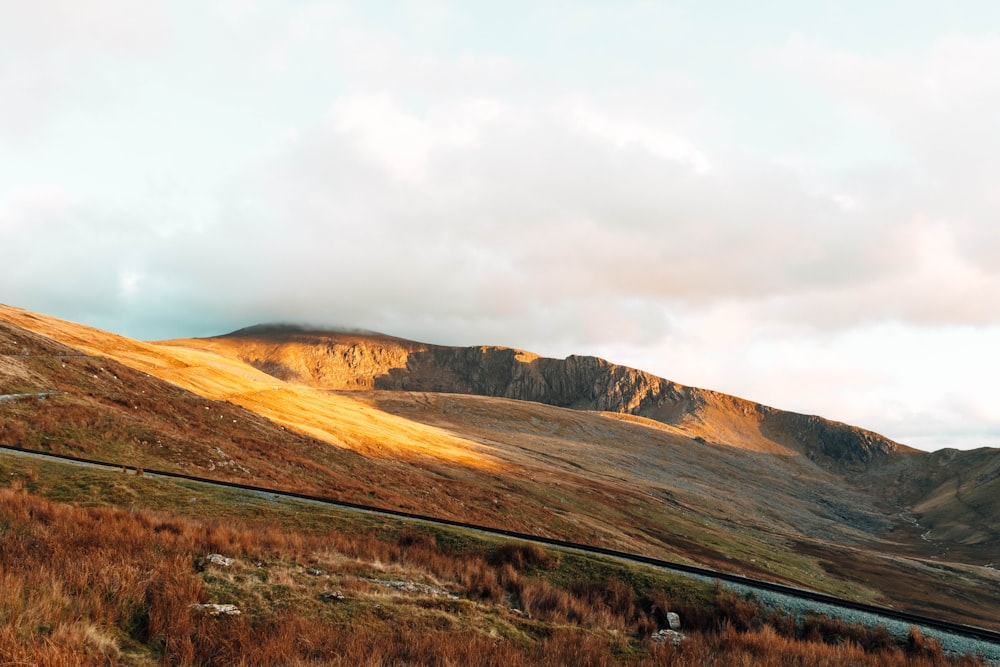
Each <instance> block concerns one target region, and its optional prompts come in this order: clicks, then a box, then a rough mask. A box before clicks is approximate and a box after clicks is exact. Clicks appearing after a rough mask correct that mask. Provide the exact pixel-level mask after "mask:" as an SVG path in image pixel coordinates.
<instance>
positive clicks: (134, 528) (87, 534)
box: [0, 487, 977, 667]
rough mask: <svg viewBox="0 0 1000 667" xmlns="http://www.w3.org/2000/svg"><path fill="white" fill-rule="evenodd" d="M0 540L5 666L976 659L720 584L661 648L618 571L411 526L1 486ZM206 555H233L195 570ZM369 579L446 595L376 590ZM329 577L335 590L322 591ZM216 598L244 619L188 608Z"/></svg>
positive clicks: (642, 598) (645, 604)
mask: <svg viewBox="0 0 1000 667" xmlns="http://www.w3.org/2000/svg"><path fill="white" fill-rule="evenodd" d="M0 533H2V539H0V618H2V619H3V624H2V627H0V660H2V662H3V663H4V664H37V665H52V666H53V667H62V666H65V665H96V664H106V665H118V664H150V663H154V662H158V663H160V664H169V665H402V664H420V665H442V666H444V665H504V666H510V665H513V666H515V667H516V666H518V665H553V664H566V665H570V664H572V665H595V666H597V665H647V664H648V665H652V664H659V665H664V664H666V665H721V664H726V665H739V664H747V665H750V664H753V665H764V666H765V667H766V666H769V665H775V666H779V665H793V664H795V665H801V664H829V665H846V664H853V665H880V666H883V665H884V666H885V667H896V666H899V665H903V664H910V665H918V666H922V665H943V664H967V665H974V664H977V663H975V662H974V661H966V662H961V661H957V662H956V661H950V662H949V661H948V660H947V659H946V658H945V657H943V656H942V655H941V653H940V649H939V647H938V648H935V645H934V644H933V643H931V642H928V641H927V640H925V639H924V638H922V637H920V636H919V634H914V635H911V638H910V642H909V645H908V647H905V648H901V647H896V646H892V645H868V644H866V642H865V641H864V635H863V633H861V634H859V633H860V631H859V630H858V629H857V628H845V627H834V626H833V625H831V626H829V627H826V626H824V627H823V628H821V629H820V630H818V632H820V635H819V636H818V637H815V638H813V640H808V638H806V639H805V640H803V639H800V638H798V637H797V634H802V630H801V629H796V628H794V627H791V626H788V627H785V628H784V629H782V628H780V627H777V628H776V627H775V624H774V623H773V622H772V621H773V618H772V617H770V616H768V615H767V614H765V613H764V612H763V610H762V609H760V608H759V606H757V605H756V604H755V603H753V602H750V601H746V600H743V599H741V598H737V597H734V596H732V595H730V594H725V593H721V592H720V593H719V595H718V597H717V600H716V602H715V603H712V604H710V605H709V606H707V607H705V608H703V609H701V610H700V611H699V610H696V609H684V610H683V613H684V615H685V617H686V621H687V625H688V629H687V630H686V632H688V633H689V639H688V640H686V641H685V642H684V643H683V644H682V645H681V646H680V647H679V648H678V649H676V650H675V649H674V648H673V647H669V646H660V645H655V644H653V643H651V642H650V641H649V639H648V636H649V634H650V633H651V632H652V631H654V630H655V629H656V628H657V627H658V625H659V624H660V622H659V621H657V618H658V616H657V614H658V611H657V608H658V609H659V611H660V612H662V611H664V610H666V609H669V608H670V601H669V600H664V599H659V600H657V601H656V602H655V603H654V602H653V601H652V598H650V596H649V591H646V590H639V589H637V588H636V586H635V585H634V584H629V583H626V582H625V581H624V580H621V579H618V578H615V577H604V578H602V579H599V580H595V581H588V580H576V582H575V583H573V584H571V585H568V586H560V585H557V584H554V583H552V582H551V581H549V579H548V578H547V573H548V572H549V571H550V570H551V569H552V568H558V567H559V566H560V560H559V558H558V556H557V555H556V554H554V553H552V552H549V551H547V550H544V549H540V548H539V547H537V546H535V545H518V544H512V545H503V546H501V547H498V548H495V549H492V550H488V551H481V550H473V551H467V552H452V551H449V550H448V549H444V548H442V547H441V546H440V545H439V544H438V543H437V540H436V538H435V537H434V535H433V534H431V533H428V532H425V531H422V530H417V529H405V530H402V531H400V532H398V533H395V534H393V535H385V536H383V537H378V536H376V535H375V534H373V533H362V534H355V535H348V534H345V533H340V532H331V533H327V534H302V533H296V532H289V531H286V530H283V529H281V528H279V527H277V526H251V525H238V524H228V525H222V524H218V523H213V522H203V521H193V520H189V519H181V518H178V517H172V516H169V515H164V514H159V513H151V512H146V511H140V510H131V511H127V510H123V509H116V508H111V507H75V506H72V505H67V504H60V503H54V502H51V501H48V500H44V499H41V498H39V497H37V496H34V495H32V494H30V493H28V492H26V491H25V490H24V489H23V488H17V487H15V488H4V489H0ZM216 552H220V553H225V554H228V555H229V556H231V557H235V558H236V559H237V560H238V562H237V563H236V564H235V565H233V566H232V567H231V568H223V567H220V566H215V565H212V564H209V563H207V562H206V561H205V558H204V556H205V555H206V554H208V553H216ZM314 568H318V569H314ZM310 572H312V573H313V574H310ZM373 574H377V575H379V576H382V577H389V578H393V577H395V578H402V579H405V580H406V581H415V582H421V581H422V582H427V583H428V585H431V586H433V587H441V586H444V587H447V589H448V590H451V591H454V592H455V593H456V594H457V595H458V596H459V598H460V599H447V598H442V597H439V596H435V595H431V594H420V593H393V592H391V591H390V592H387V591H386V590H384V587H382V586H380V585H375V584H372V583H369V582H370V581H371V580H369V579H368V577H370V576H373ZM334 584H338V585H339V584H343V585H342V586H340V588H341V589H342V590H343V591H344V593H343V595H344V600H343V601H342V602H335V603H325V602H322V601H320V600H319V599H318V597H319V596H318V595H317V593H318V591H320V590H321V589H323V588H324V587H329V586H332V585H334ZM219 601H224V602H233V603H236V604H238V605H239V606H240V608H241V609H242V610H243V614H242V615H240V616H238V617H233V618H229V617H219V618H214V617H210V616H207V615H205V614H203V613H201V612H199V611H197V610H195V609H193V608H192V606H191V605H192V603H201V602H219ZM512 607H513V609H520V610H521V611H519V612H514V611H511V608H512ZM498 630H499V632H498ZM805 632H806V634H809V632H810V630H809V629H808V627H807V628H806V629H805ZM783 633H784V634H783ZM838 642H839V643H838Z"/></svg>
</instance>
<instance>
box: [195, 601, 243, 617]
mask: <svg viewBox="0 0 1000 667" xmlns="http://www.w3.org/2000/svg"><path fill="white" fill-rule="evenodd" d="M191 608H192V609H194V610H195V611H203V612H205V613H206V614H208V615H209V616H239V615H240V610H239V608H238V607H237V606H236V605H234V604H213V603H208V604H193V605H191Z"/></svg>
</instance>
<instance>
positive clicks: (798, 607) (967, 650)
mask: <svg viewBox="0 0 1000 667" xmlns="http://www.w3.org/2000/svg"><path fill="white" fill-rule="evenodd" d="M692 576H696V575H692ZM696 578H698V579H702V580H704V581H713V583H714V581H715V580H711V579H709V578H708V577H700V576H696ZM720 585H722V586H723V587H725V588H730V589H732V590H735V591H736V592H737V593H739V594H741V595H752V596H754V597H756V598H757V599H759V600H760V601H761V602H763V603H764V604H765V605H766V606H767V607H768V608H771V609H783V610H785V611H786V612H788V613H789V614H794V615H796V616H798V617H800V618H801V617H803V616H805V615H806V614H807V613H813V614H826V615H827V616H829V617H831V618H839V619H841V620H843V621H844V622H845V623H860V624H863V625H866V626H869V627H872V626H878V625H882V626H885V628H886V629H887V630H889V632H890V633H891V634H892V635H893V636H894V637H896V638H897V639H900V640H904V641H905V639H906V636H907V634H908V633H909V631H910V628H911V627H912V626H913V625H914V624H913V623H907V622H904V621H897V620H894V619H891V618H886V617H884V616H879V615H877V614H869V613H867V612H862V611H856V610H854V609H848V608H846V607H840V606H837V605H832V604H825V603H821V602H812V601H810V600H801V599H799V598H796V597H792V596H790V595H785V594H783V593H776V592H773V591H764V590H759V589H757V588H753V587H752V586H744V585H742V584H737V583H734V582H728V581H724V582H720ZM916 627H917V628H919V630H920V632H921V633H923V635H924V636H925V637H929V638H932V639H934V640H936V641H938V642H940V643H941V648H942V649H944V651H945V653H949V654H952V655H966V654H972V655H977V656H979V657H980V658H982V659H983V660H985V661H987V662H989V663H990V664H994V665H1000V644H994V643H993V642H987V641H982V640H979V639H971V638H969V637H964V636H962V635H956V634H953V633H950V632H945V631H942V630H938V629H936V628H928V627H926V626H921V625H917V626H916Z"/></svg>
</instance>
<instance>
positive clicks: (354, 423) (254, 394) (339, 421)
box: [0, 305, 506, 470]
mask: <svg viewBox="0 0 1000 667" xmlns="http://www.w3.org/2000/svg"><path fill="white" fill-rule="evenodd" d="M0 317H3V318H4V319H7V320H9V321H11V322H13V323H14V324H16V325H18V326H21V327H23V328H25V329H28V330H29V331H34V332H36V333H39V334H42V335H44V336H47V337H49V338H51V339H53V340H56V341H59V342H60V343H63V344H65V345H69V346H71V347H74V348H77V349H79V350H82V351H84V352H86V353H88V354H91V355H95V356H107V357H110V358H112V359H115V360H116V361H119V362H120V363H123V364H125V365H127V366H130V367H132V368H135V369H136V370H139V371H142V372H145V373H149V374H151V375H154V376H156V377H158V378H160V379H162V380H166V381H168V382H172V383H173V384H176V385H178V386H180V387H183V388H185V389H187V390H189V391H191V392H194V393H195V394H197V395H199V396H202V397H204V398H209V399H213V400H225V401H229V402H230V403H233V404H235V405H240V406H242V407H246V408H248V409H250V410H253V411H254V412H256V413H257V414H259V415H261V416H263V417H266V418H268V419H270V420H272V421H274V422H275V423H277V424H281V425H283V426H285V427H288V428H292V429H295V430H297V431H299V432H301V433H306V434H308V435H310V436H312V437H315V438H317V439H319V440H322V441H324V442H327V443H330V444H332V445H335V446H338V447H345V448H349V449H353V450H355V451H359V452H361V453H363V454H365V455H367V456H378V457H383V458H408V457H409V458H412V457H431V458H437V459H440V460H443V461H447V462H450V463H457V464H460V465H465V466H470V467H475V468H481V469H485V470H502V469H504V468H505V467H506V466H504V465H503V464H502V463H501V462H500V461H499V460H498V459H497V458H495V457H494V456H492V455H491V454H490V452H489V451H488V448H486V447H484V446H482V445H480V444H478V443H475V442H472V441H469V440H466V439H464V438H461V437H459V436H456V435H454V434H451V433H447V432H444V431H441V430H439V429H434V428H431V427H428V426H425V425H422V424H419V423H415V422H411V421H409V420H405V419H400V418H398V417H394V416H392V415H389V414H386V413H381V412H380V411H378V410H377V409H376V408H374V407H373V406H372V405H370V404H368V405H365V404H361V403H359V402H358V401H355V400H353V399H351V398H350V397H346V396H343V395H340V394H335V393H330V392H326V391H323V390H321V389H315V388H311V387H305V386H302V385H293V384H288V383H285V382H282V381H280V380H277V379H276V378H274V377H272V376H270V375H267V374H266V373H262V372H261V371H258V370H257V369H255V368H253V367H252V366H250V365H249V364H247V363H244V362H242V361H239V360H237V359H232V358H228V357H225V356H221V355H219V354H215V353H212V352H209V351H205V350H199V349H194V348H192V347H190V346H180V345H158V344H154V343H143V342H139V341H135V340H132V339H129V338H125V337H122V336H116V335H114V334H111V333H107V332H105V331H100V330H98V329H94V328H91V327H87V326H83V325H79V324H74V323H72V322H66V321H63V320H59V319H57V318H53V317H48V316H45V315H38V314H35V313H30V312H27V311H24V310H21V309H18V308H12V307H10V306H4V305H0Z"/></svg>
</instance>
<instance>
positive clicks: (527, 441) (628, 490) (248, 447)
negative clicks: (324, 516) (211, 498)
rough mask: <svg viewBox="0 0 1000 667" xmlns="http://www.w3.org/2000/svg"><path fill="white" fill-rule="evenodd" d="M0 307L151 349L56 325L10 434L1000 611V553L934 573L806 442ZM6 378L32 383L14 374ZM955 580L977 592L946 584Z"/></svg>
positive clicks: (852, 588) (814, 581) (29, 361)
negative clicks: (281, 362)
mask: <svg viewBox="0 0 1000 667" xmlns="http://www.w3.org/2000/svg"><path fill="white" fill-rule="evenodd" d="M0 314H2V315H3V316H5V317H6V318H7V319H9V320H12V321H14V322H16V323H17V324H19V325H21V326H23V327H28V328H30V329H32V330H33V331H36V332H39V333H40V334H44V336H51V337H52V338H55V339H58V340H59V341H62V343H65V344H68V345H72V346H74V347H75V348H79V349H83V350H85V351H87V352H88V353H90V354H100V355H109V356H114V357H116V358H117V359H119V360H120V361H121V362H122V363H123V364H129V365H134V366H135V367H136V368H137V369H138V370H135V369H132V368H127V367H125V366H123V365H118V364H116V363H115V362H113V361H110V360H101V359H98V358H95V357H66V358H59V357H57V356H55V355H56V354H57V353H58V352H59V350H57V348H56V347H53V345H57V344H54V343H52V341H51V340H48V339H46V338H40V339H39V340H38V341H36V343H37V344H38V345H39V346H41V347H39V349H38V351H37V353H36V354H34V355H32V356H28V357H12V356H6V357H4V356H0V359H3V360H4V361H3V362H0V363H4V364H5V366H3V367H0V368H3V369H4V375H0V379H3V378H7V379H5V380H4V381H5V382H7V383H8V384H9V385H10V386H11V387H14V386H15V384H16V385H17V386H16V389H18V390H25V391H30V390H32V389H34V390H38V391H48V390H52V389H60V388H62V389H63V390H65V391H67V395H65V396H59V397H54V398H52V399H50V400H49V401H48V402H46V403H45V404H44V406H41V404H37V403H35V402H31V401H29V402H13V403H6V404H2V405H0V414H4V415H5V416H7V417H8V418H7V419H4V420H3V422H2V424H3V429H4V430H3V431H0V437H2V438H3V439H5V440H8V441H9V440H11V438H12V436H13V437H14V438H15V440H16V439H17V438H18V437H19V438H21V441H23V442H24V443H26V444H29V445H32V446H39V447H47V448H54V449H58V448H65V449H68V450H74V451H81V452H84V453H88V454H93V453H94V451H95V448H99V450H100V452H101V453H102V454H103V455H106V456H108V458H115V459H116V458H117V457H120V456H125V457H126V460H128V461H130V462H135V463H138V464H140V465H146V466H148V467H164V468H171V467H174V468H175V469H186V470H188V471H193V472H195V473H196V474H204V475H209V476H219V477H225V478H238V479H250V480H252V481H254V482H255V483H260V484H275V485H278V486H282V487H284V488H295V489H300V490H309V491H314V492H319V493H324V494H326V495H331V496H335V497H341V498H345V499H352V500H358V499H362V500H367V501H369V502H376V503H378V504H383V505H385V506H391V507H399V508H403V509H409V510H415V511H421V512H427V513H431V514H438V515H441V516H452V517H457V518H462V519H464V520H471V521H476V522H480V523H485V524H491V525H502V526H508V527H513V528H515V529H521V530H525V531H529V532H538V533H543V534H550V535H557V536H560V537H564V538H568V539H577V540H581V541H587V542H592V543H596V544H607V545H611V546H615V547H618V548H624V549H631V550H637V551H644V552H647V553H653V554H656V555H668V556H670V555H673V556H675V557H680V558H689V559H692V560H696V561H698V562H702V563H706V564H709V565H713V566H716V567H720V568H723V569H728V570H736V571H741V572H744V573H746V574H752V575H760V576H764V577H766V578H773V579H779V580H786V581H794V582H799V583H803V584H805V585H810V586H813V587H817V588H821V589H824V590H828V591H831V592H834V593H839V594H845V595H849V596H853V597H857V598H860V599H867V600H878V599H880V592H879V591H880V590H882V591H886V590H888V591H889V595H888V596H886V598H885V599H887V600H889V601H892V602H894V603H900V602H902V603H903V604H908V603H910V602H913V600H912V598H914V596H912V595H909V594H908V593H907V591H909V590H916V589H918V588H919V589H921V590H924V589H925V588H926V589H927V590H929V591H930V592H931V597H933V595H935V594H934V593H933V592H934V591H939V592H938V593H937V596H938V597H941V598H949V599H951V600H952V601H953V602H954V603H955V604H954V605H953V607H954V608H953V609H952V613H953V614H954V615H956V617H964V618H969V619H972V620H974V621H975V622H978V623H988V622H990V621H992V620H993V619H994V618H995V614H994V613H993V612H994V611H995V609H996V600H992V601H991V600H990V599H989V598H988V597H987V598H986V600H985V603H986V604H985V606H984V604H983V602H984V600H983V596H982V594H981V593H980V592H977V591H982V590H984V588H985V589H986V590H990V589H989V587H990V586H991V585H993V584H991V583H990V580H989V576H990V572H987V571H979V570H975V569H973V570H972V571H971V572H963V573H962V574H961V576H955V577H951V578H947V577H946V578H945V579H944V580H942V581H935V582H930V585H929V586H926V585H925V584H927V580H926V579H925V577H924V575H925V574H926V570H925V569H923V568H922V567H921V566H920V561H918V560H914V559H912V558H910V559H908V560H900V557H899V556H880V555H876V553H875V552H874V551H873V549H874V550H877V551H892V550H894V549H895V547H896V546H898V545H892V544H886V543H876V544H874V546H873V541H874V540H875V534H876V533H878V532H879V531H880V530H881V529H883V528H885V527H887V526H884V525H881V524H880V522H884V519H880V518H879V517H878V516H877V515H876V514H874V513H873V512H872V511H871V510H872V504H873V503H874V498H873V497H872V496H865V495H864V494H859V493H852V492H846V491H844V488H843V485H842V483H841V481H840V480H838V479H836V478H835V477H832V476H830V475H829V474H828V473H825V472H824V471H822V470H821V469H820V468H818V467H817V466H815V465H813V464H812V463H811V462H810V461H809V460H808V459H805V458H804V457H789V456H774V455H768V454H762V453H760V452H754V451H747V450H743V449H740V448H736V447H721V446H710V445H705V444H702V443H699V442H696V441H694V440H692V439H690V438H688V437H685V436H684V435H683V434H681V433H679V432H678V431H677V430H676V429H675V428H671V427H668V426H664V425H662V424H658V423H653V422H649V421H648V420H642V419H637V418H623V417H621V416H617V415H615V416H612V415H606V414H598V413H588V412H572V411H566V410H560V409H557V408H552V407H548V406H543V405H537V404H529V403H519V402H513V401H503V400H499V399H488V398H482V397H475V396H455V395H440V394H407V393H399V392H352V393H349V394H348V393H345V392H328V391H320V390H317V389H315V388H307V387H301V386H294V385H288V384H286V383H282V382H280V381H279V380H276V379H275V378H273V377H270V376H267V375H264V374H261V373H259V372H257V371H256V370H254V369H253V368H251V367H249V366H247V365H246V364H242V363H240V362H238V361H236V360H232V359H226V358H222V357H219V356H218V355H214V354H211V353H209V352H206V351H203V350H188V349H178V348H176V347H163V346H156V345H151V344H145V343H139V342H136V341H130V340H128V339H123V338H120V337H117V336H113V335H111V334H106V333H104V332H98V331H95V330H91V329H87V328H85V327H80V326H78V325H72V324H70V323H65V322H60V321H58V320H54V319H52V318H45V317H42V316H37V315H33V314H28V313H24V312H23V311H17V310H16V309H3V310H2V311H0ZM28 337H30V335H26V332H24V331H23V330H20V331H18V330H16V329H11V330H10V331H9V332H8V334H7V338H8V342H7V344H6V348H4V349H3V350H0V355H11V354H18V353H19V352H18V350H19V349H20V348H19V347H18V346H23V345H24V343H25V340H26V338H28ZM15 339H16V340H18V342H17V343H16V344H15V343H13V342H11V341H13V340H15ZM46 345H48V346H49V347H45V346H46ZM63 352H65V350H63ZM63 364H66V365H65V366H63ZM102 369H103V370H102ZM147 373H149V374H150V375H158V376H162V377H163V378H164V379H167V380H170V381H171V382H175V383H177V384H179V385H181V386H186V387H187V388H189V389H191V391H193V392H195V393H198V394H201V395H202V396H205V397H208V398H209V399H217V398H223V397H224V398H225V399H226V400H227V402H219V401H216V400H205V399H203V398H199V397H198V396H197V395H194V394H191V393H188V392H185V391H182V390H180V389H179V388H178V387H177V386H174V385H170V384H165V383H163V382H162V381H160V380H158V379H156V378H154V377H147V375H146V374H147ZM4 392H9V393H13V392H12V391H9V390H8V389H5V388H3V387H0V393H4ZM143 392H146V393H143ZM239 406H246V407H247V408H249V409H251V410H255V411H257V412H259V413H261V414H264V415H265V416H267V417H269V419H271V420H273V422H272V421H268V420H264V419H261V418H260V417H259V416H258V415H257V414H254V413H253V412H248V411H247V410H245V409H243V408H241V407H239ZM304 406H305V407H304ZM137 408H138V409H137ZM206 416H208V417H209V418H208V419H206V418H205V417H206ZM213 418H214V419H213ZM317 423H318V424H319V426H317V425H316V424H317ZM276 424H285V425H286V426H287V427H289V428H285V429H282V428H281V427H280V426H277V425H276ZM18 425H20V426H21V427H22V429H21V430H22V431H23V433H20V435H18V434H17V433H14V432H13V429H16V428H17V427H18ZM299 431H301V432H302V433H300V432H299ZM310 436H313V437H310ZM315 436H319V437H315ZM161 444H162V445H164V446H163V447H160V445H161ZM219 451H222V452H223V453H224V454H225V456H221V455H220V454H219ZM361 454H363V455H361ZM227 461H231V462H232V463H227ZM223 464H225V465H223ZM834 498H835V499H836V500H832V499H834ZM889 537H890V538H891V539H893V540H894V541H900V540H902V543H905V544H910V543H913V542H914V540H915V539H916V538H917V536H916V535H904V534H903V532H900V531H897V532H896V533H893V534H890V536H889ZM831 540H833V541H835V542H840V543H845V544H853V547H851V548H852V549H855V550H860V551H852V553H859V554H861V555H860V556H859V560H860V561H864V562H872V563H879V564H881V570H882V576H884V577H888V578H889V579H891V580H892V582H893V583H894V584H895V585H894V586H887V585H885V584H886V582H885V581H882V580H878V579H873V578H871V577H864V578H862V577H859V576H856V574H855V573H853V572H852V571H851V570H848V569H845V568H835V567H831V562H832V561H831V556H830V555H831V554H832V553H833V551H831V548H830V546H829V542H830V541H831ZM956 590H957V591H966V592H967V594H962V595H959V596H957V597H956V596H950V597H949V595H948V594H946V593H944V591H952V592H953V591H956ZM922 597H924V596H922ZM926 602H927V601H926V599H921V600H916V606H917V607H920V606H924V607H925V608H926V607H927V604H926ZM984 619H986V620H984Z"/></svg>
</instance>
